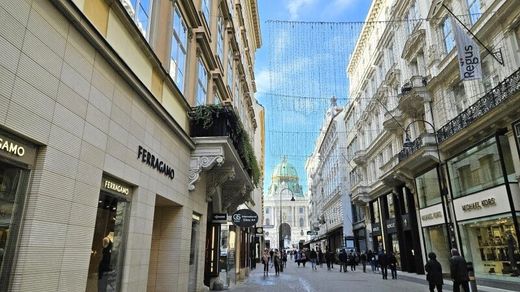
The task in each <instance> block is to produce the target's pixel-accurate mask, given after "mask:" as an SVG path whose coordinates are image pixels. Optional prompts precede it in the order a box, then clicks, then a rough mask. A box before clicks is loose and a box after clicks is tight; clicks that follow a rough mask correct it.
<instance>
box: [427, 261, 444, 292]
mask: <svg viewBox="0 0 520 292" xmlns="http://www.w3.org/2000/svg"><path fill="white" fill-rule="evenodd" d="M428 258H429V260H428V262H427V263H426V265H425V266H424V269H425V270H426V273H427V275H426V280H427V281H428V284H430V292H433V291H434V290H435V288H437V292H442V284H443V281H442V266H441V264H440V263H439V262H438V261H437V255H436V254H435V253H434V252H430V253H429V254H428Z"/></svg>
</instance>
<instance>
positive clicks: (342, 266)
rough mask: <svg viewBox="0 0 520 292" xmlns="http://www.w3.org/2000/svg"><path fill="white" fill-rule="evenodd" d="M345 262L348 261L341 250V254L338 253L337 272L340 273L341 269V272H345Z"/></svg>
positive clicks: (344, 252)
mask: <svg viewBox="0 0 520 292" xmlns="http://www.w3.org/2000/svg"><path fill="white" fill-rule="evenodd" d="M347 261H348V256H347V252H346V251H345V250H344V249H342V250H341V252H340V253H339V271H340V272H341V270H342V269H343V272H345V273H346V272H347Z"/></svg>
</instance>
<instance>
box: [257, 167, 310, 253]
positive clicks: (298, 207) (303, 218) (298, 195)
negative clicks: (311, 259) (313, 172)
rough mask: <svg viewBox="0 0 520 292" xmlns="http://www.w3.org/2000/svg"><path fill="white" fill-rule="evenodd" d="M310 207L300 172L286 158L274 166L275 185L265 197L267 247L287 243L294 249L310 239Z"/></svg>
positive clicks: (284, 246) (285, 246) (271, 186)
mask: <svg viewBox="0 0 520 292" xmlns="http://www.w3.org/2000/svg"><path fill="white" fill-rule="evenodd" d="M293 198H294V200H293ZM308 207H309V199H308V198H307V196H306V195H305V194H304V193H303V189H302V186H301V185H300V178H299V176H298V172H297V171H296V168H294V166H293V165H292V164H290V163H289V161H288V160H287V158H284V159H283V160H282V161H281V162H280V163H279V164H278V165H276V167H275V168H274V171H273V174H272V181H271V185H270V186H269V189H268V190H267V192H266V193H265V196H264V240H265V244H266V246H269V247H270V248H279V247H280V246H283V248H290V249H293V248H299V247H301V245H302V244H303V243H304V242H305V241H306V240H307V239H308V236H307V231H308V230H309V210H308ZM280 210H281V213H280ZM280 226H282V228H281V231H282V235H281V236H280ZM280 243H281V244H280Z"/></svg>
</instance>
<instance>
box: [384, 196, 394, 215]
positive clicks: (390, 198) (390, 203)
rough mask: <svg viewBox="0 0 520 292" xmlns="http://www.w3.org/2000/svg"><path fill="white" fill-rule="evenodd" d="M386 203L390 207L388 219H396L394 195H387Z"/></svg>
mask: <svg viewBox="0 0 520 292" xmlns="http://www.w3.org/2000/svg"><path fill="white" fill-rule="evenodd" d="M386 202H387V206H388V218H395V202H394V194H392V193H390V194H388V195H386Z"/></svg>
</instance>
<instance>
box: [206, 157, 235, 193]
mask: <svg viewBox="0 0 520 292" xmlns="http://www.w3.org/2000/svg"><path fill="white" fill-rule="evenodd" d="M235 177H236V172H235V167H234V166H230V167H222V168H220V169H219V170H216V171H213V172H211V174H210V176H209V179H208V182H207V183H206V186H207V189H206V192H207V194H206V201H208V202H211V201H212V200H213V197H214V196H215V194H216V193H218V188H219V187H221V186H222V185H223V184H224V183H225V182H227V181H232V180H234V179H235Z"/></svg>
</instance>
